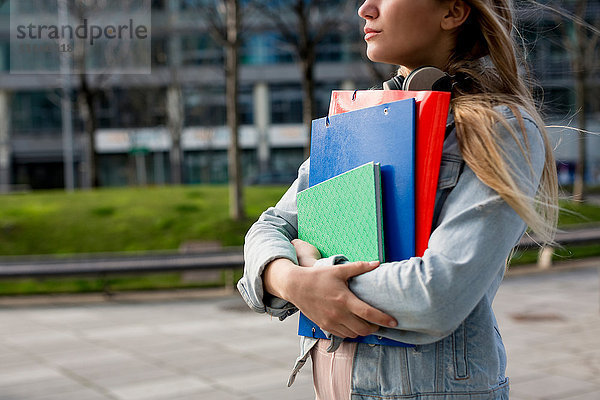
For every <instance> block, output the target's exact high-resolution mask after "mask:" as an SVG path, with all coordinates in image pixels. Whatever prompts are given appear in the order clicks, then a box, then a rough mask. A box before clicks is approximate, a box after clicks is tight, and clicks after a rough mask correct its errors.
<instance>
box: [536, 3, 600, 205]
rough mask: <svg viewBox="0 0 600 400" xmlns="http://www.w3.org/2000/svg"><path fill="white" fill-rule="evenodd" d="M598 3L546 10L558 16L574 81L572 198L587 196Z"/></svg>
mask: <svg viewBox="0 0 600 400" xmlns="http://www.w3.org/2000/svg"><path fill="white" fill-rule="evenodd" d="M594 3H597V2H588V1H587V0H574V1H567V2H561V3H560V4H559V3H555V4H550V5H549V6H547V9H548V10H550V11H552V12H553V13H554V15H555V20H556V21H557V23H558V24H559V26H560V27H561V40H562V43H563V45H564V47H565V49H566V51H567V54H568V56H569V60H570V63H571V69H572V73H573V78H574V80H575V108H576V110H577V128H578V129H579V134H578V136H579V137H578V157H577V165H576V170H575V182H574V185H573V199H574V200H576V201H582V200H584V197H585V176H586V173H587V171H586V164H587V148H586V137H587V136H586V127H587V125H586V124H587V122H586V120H587V117H588V110H587V106H586V103H587V100H588V99H589V95H590V86H589V84H588V83H589V82H588V80H589V78H590V76H591V74H592V72H593V71H595V70H596V68H598V66H599V65H600V63H599V61H598V58H599V57H598V52H599V46H598V43H599V42H598V39H599V38H600V29H599V28H598V27H599V26H600V15H599V14H598V13H597V12H594V10H593V9H592V7H593V6H594V5H596V6H597V4H594Z"/></svg>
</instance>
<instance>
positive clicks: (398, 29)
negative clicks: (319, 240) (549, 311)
mask: <svg viewBox="0 0 600 400" xmlns="http://www.w3.org/2000/svg"><path fill="white" fill-rule="evenodd" d="M359 15H360V16H361V17H362V18H363V19H364V20H365V21H366V25H365V33H366V35H365V40H366V42H367V55H368V57H369V58H370V59H371V60H372V61H376V62H384V63H390V64H395V65H400V66H401V67H400V70H399V74H403V75H406V74H408V73H410V72H411V71H413V70H414V69H416V68H418V67H420V66H426V65H427V66H435V67H438V68H439V69H441V70H443V71H445V72H447V73H448V74H449V75H450V76H451V77H452V80H453V89H452V101H451V110H450V111H451V112H450V118H449V127H450V129H448V133H447V136H446V139H445V142H444V151H443V158H442V165H441V170H440V178H439V183H438V194H437V199H436V201H437V202H441V201H444V203H443V207H442V208H441V213H440V214H439V217H438V218H437V221H434V229H433V231H432V234H431V237H430V240H429V245H428V249H427V251H426V252H425V254H424V255H423V257H413V258H410V259H408V260H403V261H399V262H391V263H385V264H382V265H378V264H377V263H366V262H354V263H347V262H345V258H344V256H343V255H339V256H335V257H330V258H327V259H320V254H319V252H318V251H317V250H316V249H315V248H314V247H313V246H311V245H310V244H308V243H305V242H302V241H299V240H298V239H296V238H297V212H296V194H297V193H298V192H300V191H302V190H303V189H305V188H307V186H308V163H309V160H307V161H306V162H305V163H304V164H303V165H302V166H301V167H300V169H299V172H298V179H297V180H296V181H295V182H294V184H293V185H292V186H291V187H290V189H289V190H288V192H287V193H286V194H285V195H284V196H283V198H282V199H281V200H280V201H279V202H278V204H277V205H276V206H275V207H273V208H269V209H268V210H267V211H265V212H264V213H263V214H262V216H261V217H260V218H259V220H258V221H257V222H256V223H255V224H254V225H253V226H252V228H251V229H250V231H249V232H248V234H247V236H246V245H245V258H246V266H245V272H244V276H243V278H242V279H241V280H240V282H239V283H238V288H239V290H240V292H241V294H242V296H243V297H244V299H245V300H246V302H247V303H248V304H249V305H250V307H251V308H253V309H254V310H255V311H257V312H267V313H269V314H271V315H273V316H277V317H280V318H281V319H284V318H286V317H287V316H289V315H291V314H293V313H294V312H295V311H297V310H298V309H300V310H301V311H302V312H303V313H304V314H306V315H307V316H308V317H309V318H310V319H311V320H313V321H314V322H316V323H317V324H318V325H319V326H320V327H322V328H323V329H324V330H326V331H328V332H330V333H331V334H332V336H331V337H332V340H325V339H319V340H317V339H312V338H304V337H303V338H301V347H302V351H301V354H300V357H299V358H298V360H297V363H296V366H295V368H294V370H293V372H292V377H291V379H290V384H291V383H292V382H293V379H294V377H295V375H296V373H297V372H298V370H299V369H300V368H301V367H302V365H303V364H304V363H305V362H306V360H307V359H308V357H309V356H312V360H313V377H314V383H315V390H316V393H317V398H318V399H322V400H332V399H349V398H352V399H384V398H385V399H395V398H398V399H400V398H403V399H404V398H406V399H409V398H410V399H442V398H443V399H507V398H508V378H507V377H506V376H505V367H506V356H505V351H504V347H503V344H502V339H501V337H500V332H499V329H498V326H497V323H496V320H495V318H494V314H493V311H492V307H491V305H492V300H493V298H494V296H495V294H496V291H497V289H498V286H499V285H500V282H501V280H502V278H503V275H504V271H505V267H506V262H507V259H508V258H509V256H510V253H511V250H512V248H513V247H514V246H515V244H516V243H517V242H518V241H519V239H520V237H521V236H522V235H523V234H524V232H525V230H526V228H527V226H529V227H530V228H531V229H532V230H533V231H535V232H536V233H537V234H538V236H539V237H541V238H542V239H543V240H546V241H551V240H552V236H553V232H554V229H555V224H556V217H557V183H556V169H555V164H554V159H553V155H552V150H551V148H550V146H549V143H548V139H547V137H546V133H545V131H544V127H543V123H542V121H541V119H540V116H539V114H538V113H537V111H536V109H535V106H534V102H533V99H532V97H531V93H530V91H529V90H528V88H527V86H526V85H525V84H524V82H523V79H522V77H521V76H520V72H521V70H522V67H523V66H521V65H520V64H519V62H518V58H517V46H516V45H515V44H514V42H513V40H512V33H513V29H514V28H513V15H512V7H511V3H510V0H367V1H365V2H364V4H362V6H361V7H360V9H359ZM442 194H443V195H442ZM442 197H444V199H443V198H442ZM305 267H310V268H305ZM375 332H377V335H380V336H382V337H386V338H390V339H394V340H398V341H402V342H406V343H412V344H415V345H416V346H415V347H412V348H406V347H396V346H383V345H368V344H363V343H359V344H356V343H350V342H345V341H341V340H339V339H338V338H347V337H356V336H357V335H368V334H373V333H375Z"/></svg>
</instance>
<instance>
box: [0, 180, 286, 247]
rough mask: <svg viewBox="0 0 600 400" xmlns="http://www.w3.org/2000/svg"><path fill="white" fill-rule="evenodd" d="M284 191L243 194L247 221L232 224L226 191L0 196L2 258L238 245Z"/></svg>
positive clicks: (249, 190) (137, 190) (203, 188)
mask: <svg viewBox="0 0 600 400" xmlns="http://www.w3.org/2000/svg"><path fill="white" fill-rule="evenodd" d="M284 191H285V187H280V186H277V187H272V186H264V187H263V186H260V187H259V186H256V187H249V188H247V189H246V190H245V198H246V212H247V215H248V217H247V218H246V219H245V220H244V221H241V222H233V221H231V220H230V219H229V216H228V189H227V187H226V186H196V187H194V186H187V187H151V188H122V189H100V190H94V191H78V192H75V193H71V194H66V193H64V192H62V191H48V192H35V193H27V194H13V195H8V196H0V256H6V255H27V254H69V253H93V252H112V251H143V250H166V249H176V248H178V247H179V246H180V245H181V244H182V243H184V242H189V241H218V242H220V243H221V244H222V245H223V246H234V245H241V244H242V243H243V238H244V234H245V232H246V231H247V230H248V228H249V227H250V225H251V224H252V223H253V222H254V221H255V220H256V219H257V218H258V216H259V215H260V213H261V212H262V211H264V210H265V209H266V208H267V207H269V206H272V205H274V204H275V203H276V202H277V200H278V199H279V198H280V197H281V195H282V194H283V193H284Z"/></svg>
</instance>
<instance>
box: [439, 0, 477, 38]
mask: <svg viewBox="0 0 600 400" xmlns="http://www.w3.org/2000/svg"><path fill="white" fill-rule="evenodd" d="M470 13H471V6H470V5H469V4H467V2H466V1H464V0H450V1H448V11H447V13H446V15H444V18H443V19H442V29H444V30H447V31H449V30H452V29H455V28H458V27H459V26H461V25H462V24H463V23H464V22H465V21H466V20H467V18H469V14H470Z"/></svg>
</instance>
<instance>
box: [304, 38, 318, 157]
mask: <svg viewBox="0 0 600 400" xmlns="http://www.w3.org/2000/svg"><path fill="white" fill-rule="evenodd" d="M312 52H313V53H314V49H313V50H312ZM301 62H302V122H303V124H304V127H305V129H306V131H307V132H308V140H307V143H306V147H305V149H304V158H308V157H309V156H310V131H311V129H312V120H313V119H314V118H315V114H316V102H315V78H314V70H315V63H314V55H313V56H308V57H307V59H303V60H301Z"/></svg>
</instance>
